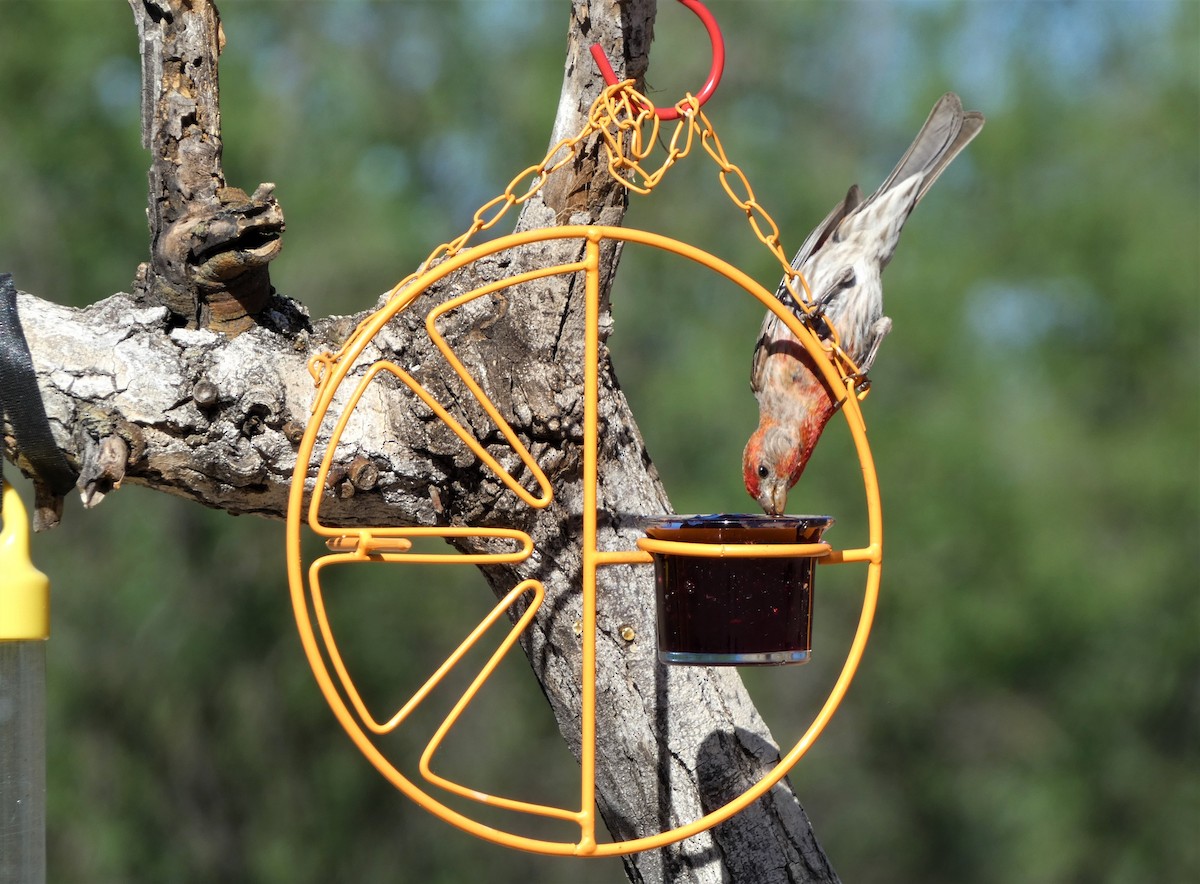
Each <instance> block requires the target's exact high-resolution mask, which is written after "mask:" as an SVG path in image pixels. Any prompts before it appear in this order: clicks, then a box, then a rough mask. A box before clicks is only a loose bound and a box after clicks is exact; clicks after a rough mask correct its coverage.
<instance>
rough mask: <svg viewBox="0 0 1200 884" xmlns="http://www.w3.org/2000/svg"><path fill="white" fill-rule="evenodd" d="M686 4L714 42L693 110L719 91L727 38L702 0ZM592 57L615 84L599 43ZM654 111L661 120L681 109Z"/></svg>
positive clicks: (607, 80)
mask: <svg viewBox="0 0 1200 884" xmlns="http://www.w3.org/2000/svg"><path fill="white" fill-rule="evenodd" d="M679 2H680V3H682V4H683V5H684V6H686V7H687V8H688V9H690V10H691V11H692V12H694V13H696V15H697V16H699V18H700V21H702V22H704V29H705V30H706V31H708V39H709V41H710V42H711V43H712V67H711V68H709V70H708V79H707V80H705V81H704V85H703V86H701V87H700V91H699V92H697V93H696V96H695V99H694V102H695V107H694V108H692V109H693V110H699V109H700V106H701V105H703V104H704V102H706V101H708V99H709V97H710V96H711V95H712V94H713V93H714V92H716V91H717V84H718V83H720V82H721V74H722V73H723V72H724V70H725V39H724V38H723V37H722V36H721V29H720V28H719V27H718V26H717V20H716V19H715V18H713V14H712V13H711V12H709V11H708V9H707V8H706V7H705V6H704V4H703V3H701V2H700V0H679ZM591 52H592V58H594V59H596V66H597V67H598V68H600V73H601V75H602V76H603V77H604V82H605V83H607V84H608V85H609V86H615V85H616V84H617V83H618V82H619V81H618V80H617V75H616V73H615V72H614V71H613V69H612V65H611V64H609V62H608V56H606V55H605V54H604V50H603V49H602V48H601V47H600V44H599V43H593V44H592V49H591ZM654 113H655V114H656V115H657V116H658V118H659V119H660V120H668V121H669V120H677V119H679V110H678V109H677V108H674V107H668V108H662V107H660V108H656V109H655V111H654Z"/></svg>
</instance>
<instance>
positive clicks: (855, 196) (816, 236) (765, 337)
mask: <svg viewBox="0 0 1200 884" xmlns="http://www.w3.org/2000/svg"><path fill="white" fill-rule="evenodd" d="M861 202H862V191H861V190H860V189H859V187H858V185H857V184H853V185H851V186H850V189H849V190H848V191H846V196H845V198H843V199H842V201H841V202H840V203H838V204H837V205H836V206H834V207H833V209H832V210H831V211H830V212H829V214H828V215H826V216H825V220H824V221H822V222H821V223H820V224H818V225H817V226H816V227H815V228H814V229H813V232H812V233H810V234H809V235H808V237H807V238H806V239H805V240H804V242H803V244H802V245H801V246H800V250H799V251H798V252H796V257H794V258H792V269H793V270H799V269H800V268H801V267H802V266H803V265H804V262H805V261H807V260H808V259H809V258H810V257H812V254H813V253H814V252H815V251H817V249H819V248H821V246H822V245H824V244H825V241H826V240H827V239H829V237H830V236H831V235H832V234H833V231H834V230H836V229H837V226H838V225H839V224H841V223H842V219H843V218H845V217H846V216H847V215H849V214H850V213H851V212H853V211H854V210H855V209H856V208H858V205H859V204H860V203H861ZM787 282H788V277H786V276H785V277H784V278H783V279H782V280H781V281H780V283H779V288H778V289H776V290H775V297H777V298H779V299H780V300H781V301H784V302H785V303H789V302H790V300H791V293H790V292H789V291H788V287H787ZM793 312H795V308H794V307H793ZM791 339H792V333H791V332H790V331H788V328H787V326H786V325H784V324H783V322H781V321H780V319H779V317H778V316H776V315H775V314H774V313H772V312H771V311H769V310H768V311H767V315H766V317H764V319H763V324H762V328H761V329H760V330H759V333H758V341H757V343H755V345H754V357H753V360H752V364H751V367H750V389H751V390H753V391H754V392H755V393H757V392H758V391H759V390H761V389H762V383H763V379H764V378H763V375H764V371H765V365H766V361H767V357H768V356H770V355H771V354H772V353H773V352H775V350H776V349H777V346H775V347H773V345H778V344H779V343H780V342H781V341H784V340H787V341H790V340H791ZM797 346H798V344H797Z"/></svg>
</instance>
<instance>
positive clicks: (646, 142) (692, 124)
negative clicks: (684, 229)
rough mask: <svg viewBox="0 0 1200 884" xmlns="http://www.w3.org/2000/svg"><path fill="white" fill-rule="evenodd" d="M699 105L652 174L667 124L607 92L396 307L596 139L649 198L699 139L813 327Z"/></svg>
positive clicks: (794, 281) (399, 287) (808, 298)
mask: <svg viewBox="0 0 1200 884" xmlns="http://www.w3.org/2000/svg"><path fill="white" fill-rule="evenodd" d="M697 104H698V103H697V102H696V100H695V98H694V97H693V96H692V95H690V94H689V95H687V96H685V97H684V98H683V99H682V100H681V101H680V102H679V103H678V104H677V105H676V106H675V107H676V109H677V110H678V111H679V112H680V116H679V119H678V121H677V122H676V123H675V124H674V127H673V131H672V132H671V135H670V139H669V140H668V141H666V142H665V150H666V156H665V158H663V160H662V161H661V162H660V163H659V165H658V166H657V168H654V169H653V170H647V169H646V168H645V166H644V165H643V162H644V161H645V160H646V159H647V158H648V157H650V155H651V154H653V153H654V151H655V149H656V146H657V145H658V144H659V143H660V140H659V136H660V128H661V121H660V120H659V118H658V116H657V115H656V114H655V113H654V106H653V105H652V104H651V103H650V102H649V100H648V99H647V98H646V97H645V96H644V95H642V94H641V93H639V92H637V90H635V89H634V88H633V80H626V81H624V82H621V83H616V84H614V85H612V86H608V87H606V88H605V89H604V91H603V92H601V93H600V95H599V97H598V98H597V99H596V101H595V102H594V103H593V104H592V107H591V110H590V111H589V112H588V119H587V122H586V123H585V124H584V126H583V129H581V130H580V132H579V133H578V134H577V135H575V136H573V137H570V138H564V139H563V140H562V141H560V142H558V143H557V144H555V145H554V146H553V147H552V148H550V151H549V152H548V153H547V154H546V156H545V158H544V159H542V161H541V162H540V163H536V164H535V165H532V166H529V167H528V168H526V169H524V170H522V171H521V172H520V174H518V175H517V176H516V177H515V178H513V179H512V181H510V182H509V184H508V186H507V187H506V188H504V192H503V193H501V194H500V195H499V196H497V197H495V198H494V199H492V200H489V201H488V202H486V203H484V204H483V206H481V207H480V208H479V210H478V211H477V212H476V213H475V216H474V218H473V219H472V221H471V225H470V227H468V228H467V229H466V231H465V232H463V233H462V235H460V236H459V237H457V238H456V239H453V240H451V241H450V242H447V243H443V244H442V245H439V246H438V247H437V248H435V249H434V250H433V251H432V252H430V253H429V257H427V258H426V259H425V260H424V261H422V262H421V264H420V265H419V266H418V267H417V269H416V270H414V271H413V272H412V273H410V274H409V275H408V276H406V277H404V278H403V279H402V280H400V281H399V282H398V283H396V285H395V286H393V287H392V289H391V291H390V292H388V295H387V297H388V300H389V301H390V300H391V299H392V298H395V297H396V296H397V295H399V294H400V293H401V292H403V291H404V289H405V288H407V287H408V285H409V284H410V283H412V282H413V280H415V279H416V278H417V277H418V276H420V275H421V274H422V273H424V272H425V271H426V270H427V269H429V267H431V266H432V265H433V264H434V263H435V262H437V261H438V260H440V259H445V258H451V257H453V256H454V255H456V254H458V253H459V252H460V251H462V249H464V248H466V246H467V244H468V243H469V242H470V240H471V238H472V237H474V236H475V234H477V233H479V232H480V231H484V230H488V229H490V228H492V227H494V226H495V225H496V224H497V223H498V222H499V221H500V219H501V218H502V217H504V215H505V213H507V212H508V210H509V209H510V208H511V207H512V206H516V205H521V204H522V203H524V202H526V201H527V200H529V199H531V198H532V197H533V196H534V195H535V194H537V193H538V191H540V190H541V189H542V187H543V186H544V185H545V184H546V181H547V180H548V179H549V178H550V176H551V175H553V174H554V173H555V172H557V171H558V170H559V169H561V168H562V167H563V166H565V165H566V164H567V163H568V162H570V161H571V160H572V159H573V158H574V157H575V156H576V155H577V153H578V151H579V150H580V145H582V144H583V143H584V142H586V141H587V140H588V139H589V138H591V137H592V136H593V135H597V134H598V135H599V136H600V138H601V139H602V140H603V142H604V149H605V152H606V153H607V155H608V170H609V173H610V174H611V175H612V177H613V180H614V181H616V182H617V183H618V184H620V185H621V186H622V187H624V188H626V189H627V190H631V191H633V192H635V193H639V194H643V195H645V194H649V193H650V192H651V191H652V190H653V189H654V188H655V186H656V185H657V184H658V183H659V182H660V181H661V180H662V178H663V176H664V175H665V174H666V172H667V170H668V169H670V168H671V167H672V166H673V165H674V164H675V163H676V162H677V161H678V160H681V159H683V158H685V157H687V156H688V155H689V154H690V153H691V151H692V147H693V146H694V143H695V140H696V136H697V134H698V135H699V136H700V143H701V144H702V145H703V147H704V150H705V152H706V153H708V155H709V156H710V157H711V158H712V159H713V162H715V163H716V164H717V167H718V169H719V171H718V178H719V180H720V182H721V186H722V187H723V188H724V190H725V193H726V194H727V195H728V196H729V199H730V200H731V201H732V202H733V204H734V205H735V206H737V207H738V208H739V209H741V210H742V211H743V212H745V214H746V220H747V222H748V223H749V224H750V229H751V230H752V231H753V232H754V235H755V236H756V237H757V238H758V240H759V241H760V242H761V243H762V244H763V245H765V246H766V247H767V249H768V250H769V251H770V252H771V254H772V255H774V256H775V258H776V260H778V261H779V265H780V267H782V268H783V274H784V280H783V287H784V288H786V289H787V291H788V293H789V294H790V295H791V299H792V303H793V304H794V305H795V306H796V308H798V309H799V310H800V311H801V312H802V313H803V314H804V315H805V317H808V318H810V319H811V318H812V317H813V306H812V291H811V289H809V286H808V281H807V280H806V279H805V278H804V275H803V274H802V273H800V271H799V270H797V269H796V268H794V267H792V265H791V262H790V261H789V259H788V257H787V254H786V253H785V252H784V250H783V246H782V245H781V244H780V242H779V227H778V225H776V223H775V221H774V219H772V218H771V216H770V214H769V213H768V212H767V210H766V209H765V208H763V206H762V204H760V203H759V202H758V200H757V199H756V198H755V196H754V190H753V188H751V186H750V182H749V181H748V180H747V178H746V175H745V173H744V172H743V171H742V170H741V169H740V168H739V167H738V166H737V165H735V164H734V163H732V162H730V160H729V158H728V157H727V156H726V155H725V149H724V148H723V147H722V146H721V141H720V139H719V138H717V133H716V130H715V129H713V126H712V123H710V122H709V120H708V117H706V116H705V115H704V114H703V113H702V112H700V111H699V110H698V109H697ZM362 329H363V325H362V324H360V325H359V327H358V328H357V329H356V330H355V332H354V333H353V334H352V335H351V336H350V338H349V339H348V340H347V342H346V343H345V344H344V345H343V349H342V352H345V350H346V349H348V348H349V346H350V344H351V343H352V342H353V341H354V340H355V338H356V337H357V336H358V334H359V333H360V332H361V331H362ZM819 337H820V338H821V339H822V342H823V343H824V344H825V346H826V347H827V348H828V350H829V353H830V358H831V359H832V361H833V362H834V364H835V365H836V367H837V369H838V372H839V374H841V376H842V379H843V381H845V382H847V384H848V386H849V387H854V386H855V385H857V386H858V387H859V390H860V398H861V396H863V395H865V392H864V391H863V387H864V384H863V383H862V382H863V381H864V378H863V375H862V372H861V371H859V368H858V366H857V365H856V364H855V363H854V360H852V359H851V358H850V357H849V355H847V354H846V352H845V351H844V350H842V347H841V343H840V341H839V338H838V333H837V329H835V328H833V326H831V325H829V324H828V323H826V324H825V327H824V328H823V329H822V334H821V335H819ZM340 358H341V354H340V353H339V354H329V353H325V354H321V355H319V356H316V357H314V358H313V359H312V360H311V362H310V363H309V372H310V373H311V374H312V376H313V379H314V380H315V381H316V382H317V383H318V384H320V383H321V381H322V379H323V378H324V377H326V376H327V369H328V368H329V366H330V365H331V364H332V363H334V362H336V361H337V360H338V359H340Z"/></svg>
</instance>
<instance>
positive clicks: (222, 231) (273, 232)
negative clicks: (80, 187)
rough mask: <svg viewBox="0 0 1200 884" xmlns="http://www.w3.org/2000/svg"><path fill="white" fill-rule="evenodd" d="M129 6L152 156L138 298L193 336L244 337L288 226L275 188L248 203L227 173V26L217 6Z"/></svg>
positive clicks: (156, 2) (140, 2) (144, 1)
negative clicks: (222, 69) (222, 77)
mask: <svg viewBox="0 0 1200 884" xmlns="http://www.w3.org/2000/svg"><path fill="white" fill-rule="evenodd" d="M129 5H130V7H131V8H132V9H133V14H134V19H135V20H136V22H137V28H138V36H139V37H140V39H141V49H142V144H143V146H144V147H146V148H148V149H149V150H150V152H151V155H152V156H153V158H154V159H153V164H152V165H151V167H150V176H149V177H150V200H149V209H148V211H147V218H148V220H149V222H150V262H149V264H143V265H142V266H141V267H139V268H138V274H137V278H136V290H137V293H138V295H139V299H140V300H142V301H144V302H146V303H153V304H164V305H166V307H167V308H168V309H169V310H170V311H171V313H172V315H173V317H175V319H176V321H179V322H182V323H184V324H186V325H188V326H190V327H192V328H196V327H200V328H212V329H214V330H216V331H223V332H226V333H229V334H238V333H240V332H242V331H245V330H247V329H249V328H250V327H251V326H253V325H254V322H255V317H256V316H257V314H258V313H259V312H260V311H261V310H262V309H263V307H264V306H265V304H266V302H267V300H268V298H269V297H270V295H271V291H272V290H271V277H270V273H269V271H268V269H267V265H268V264H269V263H270V262H271V261H272V260H273V259H274V258H275V257H276V256H277V255H278V254H279V250H280V248H281V247H282V244H283V243H282V240H281V239H280V235H281V234H282V233H283V226H284V225H283V210H282V209H280V207H279V203H278V202H277V201H276V200H275V197H274V195H273V194H274V189H275V185H274V184H260V185H259V186H258V188H257V189H256V190H255V191H254V193H253V194H251V195H250V196H247V195H246V193H245V191H243V190H239V189H238V188H236V187H230V186H228V185H227V184H226V183H225V175H224V172H222V170H221V110H220V104H219V101H218V92H219V89H218V85H217V57H218V55H220V52H221V49H222V48H223V47H224V45H225V34H224V32H223V31H222V29H221V18H220V15H219V14H218V12H217V8H216V6H215V5H213V4H212V3H211V2H193V0H129Z"/></svg>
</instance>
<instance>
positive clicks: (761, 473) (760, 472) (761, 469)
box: [758, 464, 771, 479]
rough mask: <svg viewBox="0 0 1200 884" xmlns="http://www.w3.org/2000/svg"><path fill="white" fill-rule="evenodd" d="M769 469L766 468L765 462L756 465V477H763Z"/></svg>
mask: <svg viewBox="0 0 1200 884" xmlns="http://www.w3.org/2000/svg"><path fill="white" fill-rule="evenodd" d="M770 472H771V471H770V470H768V469H767V467H766V464H759V465H758V478H760V479H765V478H767V475H768V474H769V473H770Z"/></svg>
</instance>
